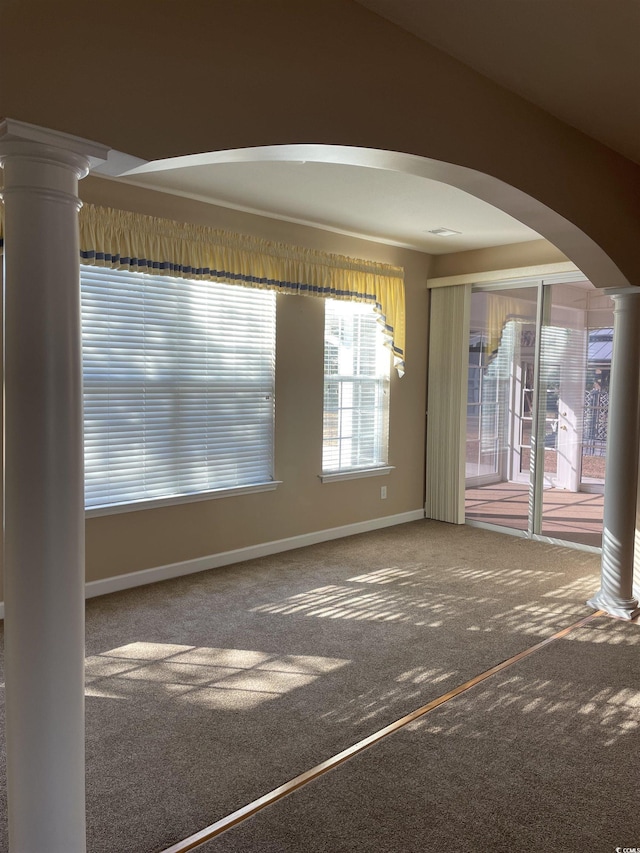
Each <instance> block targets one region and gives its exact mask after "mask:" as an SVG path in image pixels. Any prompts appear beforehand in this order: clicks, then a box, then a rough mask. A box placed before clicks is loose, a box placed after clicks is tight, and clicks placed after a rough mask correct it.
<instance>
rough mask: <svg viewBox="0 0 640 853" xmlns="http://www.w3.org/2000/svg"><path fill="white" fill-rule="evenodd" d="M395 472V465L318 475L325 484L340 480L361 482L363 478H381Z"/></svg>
mask: <svg viewBox="0 0 640 853" xmlns="http://www.w3.org/2000/svg"><path fill="white" fill-rule="evenodd" d="M393 470H394V466H393V465H380V466H378V467H377V468H353V469H352V470H351V471H336V472H335V473H334V474H318V477H319V478H320V479H321V480H322V482H323V483H335V482H337V481H338V480H359V479H360V478H361V477H381V476H383V475H384V474H389V473H390V472H391V471H393Z"/></svg>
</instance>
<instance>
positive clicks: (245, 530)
mask: <svg viewBox="0 0 640 853" xmlns="http://www.w3.org/2000/svg"><path fill="white" fill-rule="evenodd" d="M81 195H82V197H83V199H84V200H86V201H90V202H94V203H98V204H109V205H111V206H114V207H119V208H121V209H127V210H136V211H139V212H142V213H151V214H155V215H160V216H163V217H167V218H174V219H179V220H181V221H191V222H196V223H201V224H208V225H211V226H214V227H221V228H229V229H232V230H236V231H241V232H242V233H246V234H253V235H255V236H259V237H265V238H267V239H277V240H286V241H288V242H289V243H296V244H298V245H304V246H307V247H310V248H317V249H323V250H326V251H332V252H338V253H341V254H347V255H351V256H355V257H362V258H369V259H372V260H378V261H383V262H387V263H392V264H400V265H402V266H404V268H405V273H406V291H407V320H408V327H407V372H406V374H405V376H404V377H402V379H398V377H397V376H396V375H395V373H394V375H393V377H392V384H391V394H390V401H391V412H390V449H389V457H390V463H391V464H392V465H394V466H395V470H394V471H392V472H391V474H390V475H389V476H386V477H384V478H381V477H372V478H367V479H361V480H349V481H345V482H335V483H325V484H323V483H321V482H320V480H319V479H318V474H319V473H320V471H321V441H322V387H323V332H324V313H323V308H324V305H323V301H322V300H321V299H317V298H313V297H304V296H285V295H279V296H278V302H277V352H276V448H275V449H276V477H277V479H280V480H282V481H283V484H282V485H281V486H279V487H278V489H277V490H276V491H274V492H264V493H260V494H253V495H245V496H238V497H231V498H221V499H216V500H203V501H199V502H196V503H187V504H180V505H177V506H169V507H162V508H158V509H147V510H138V511H136V512H130V513H122V514H116V515H109V516H102V517H98V518H90V519H88V520H87V527H86V531H87V580H89V581H93V580H98V579H102V578H106V577H110V576H113V575H118V574H123V573H126V572H134V571H138V570H141V569H146V568H151V567H155V566H162V565H167V564H169V563H174V562H179V561H182V560H189V559H193V558H196V557H203V556H207V555H210V554H216V553H219V552H222V551H227V550H232V549H235V548H242V547H245V546H248V545H254V544H258V543H262V542H268V541H271V540H275V539H281V538H285V537H289V536H295V535H298V534H303V533H308V532H311V531H316V530H322V529H324V528H329V527H337V526H340V525H344V524H350V523H352V522H357V521H363V520H368V519H374V518H378V517H382V516H386V515H394V514H396V513H401V512H406V511H410V510H416V509H420V508H421V507H422V505H423V478H424V413H425V388H426V361H427V308H428V294H427V290H426V279H427V275H428V268H429V260H430V259H429V257H428V256H427V255H424V254H421V253H418V252H411V251H407V250H404V249H397V248H394V247H391V246H384V245H381V244H376V243H372V242H369V241H365V240H357V239H353V238H349V237H342V236H340V235H338V234H334V233H331V232H327V231H321V230H319V229H312V228H308V227H305V226H296V225H292V224H289V223H285V222H280V221H278V220H273V219H267V218H262V217H258V216H253V215H250V214H244V213H240V212H238V211H234V210H225V209H223V208H218V207H213V206H211V205H206V204H203V203H200V202H196V201H191V200H188V199H182V198H178V197H176V196H170V195H164V194H160V193H157V192H153V191H150V190H146V189H144V190H143V189H138V188H132V187H127V186H125V185H123V184H120V183H117V182H114V181H107V180H104V179H98V178H89V179H87V180H86V181H84V182H83V183H82V184H81ZM382 483H384V484H386V485H387V486H388V498H387V499H386V500H385V501H382V500H381V499H380V486H381V484H382Z"/></svg>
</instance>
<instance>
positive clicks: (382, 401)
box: [322, 299, 389, 473]
mask: <svg viewBox="0 0 640 853" xmlns="http://www.w3.org/2000/svg"><path fill="white" fill-rule="evenodd" d="M324 376H325V379H324V423H323V445H322V469H323V471H324V472H325V473H331V472H338V471H348V470H350V469H354V468H368V467H372V466H376V465H384V464H386V462H387V457H388V409H389V353H388V350H387V349H386V348H385V346H384V339H383V335H382V332H381V329H380V324H379V322H378V321H377V317H376V314H375V312H374V310H373V308H371V307H370V306H368V305H362V304H360V303H354V302H339V301H337V300H333V299H328V300H327V301H326V302H325V344H324Z"/></svg>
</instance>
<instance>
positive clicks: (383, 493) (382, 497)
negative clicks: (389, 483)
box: [380, 486, 387, 501]
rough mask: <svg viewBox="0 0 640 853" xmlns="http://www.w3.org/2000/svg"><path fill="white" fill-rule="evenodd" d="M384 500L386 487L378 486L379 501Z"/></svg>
mask: <svg viewBox="0 0 640 853" xmlns="http://www.w3.org/2000/svg"><path fill="white" fill-rule="evenodd" d="M386 498H387V487H386V486H380V500H381V501H384V500H386Z"/></svg>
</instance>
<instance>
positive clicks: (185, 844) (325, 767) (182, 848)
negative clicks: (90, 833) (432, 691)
mask: <svg viewBox="0 0 640 853" xmlns="http://www.w3.org/2000/svg"><path fill="white" fill-rule="evenodd" d="M603 615H605V612H604V611H603V610H596V611H595V612H594V613H590V614H589V615H588V616H585V617H583V618H582V619H580V620H579V621H578V622H574V623H573V624H572V625H568V626H567V627H565V628H561V629H560V630H559V631H556V632H555V633H554V634H552V635H551V636H550V637H546V638H545V639H544V640H541V641H540V642H539V643H535V644H534V645H533V646H529V647H528V648H526V649H523V650H522V651H521V652H518V653H517V654H515V655H512V656H511V657H509V658H506V659H505V660H503V661H501V662H500V663H497V664H495V665H494V666H492V667H490V668H489V669H487V670H485V671H484V672H481V673H479V674H478V675H475V676H473V678H470V679H468V680H467V681H465V682H464V683H463V684H460V685H458V686H457V687H454V688H453V689H452V690H449V691H447V692H446V693H443V694H442V695H441V696H438V697H436V698H435V699H432V700H431V701H430V702H427V703H426V704H425V705H422V706H421V707H420V708H417V709H416V710H414V711H410V712H409V713H408V714H405V715H404V716H402V717H400V718H399V719H397V720H395V721H394V722H392V723H389V724H388V725H387V726H383V728H381V729H378V731H376V732H373V734H371V735H368V736H367V737H365V738H363V739H362V740H359V741H357V743H355V744H353V745H352V746H349V747H347V748H346V749H344V750H342V751H341V752H338V753H336V754H335V755H333V756H332V757H331V758H328V759H326V760H325V761H323V762H321V763H320V764H317V765H316V766H315V767H312V768H311V769H310V770H306V771H304V772H303V773H300V774H298V776H294V778H293V779H290V780H289V781H288V782H285V783H283V784H282V785H279V786H278V787H277V788H274V789H273V790H271V791H269V792H268V793H267V794H263V795H262V796H261V797H258V798H257V799H255V800H252V801H251V802H250V803H248V804H247V805H245V806H241V807H240V808H239V809H236V811H234V812H231V814H229V815H227V816H226V817H223V818H220V820H217V821H215V823H212V824H210V825H209V826H207V827H205V828H204V829H201V830H199V831H198V832H196V833H193V834H192V835H190V836H188V837H187V838H185V839H183V840H182V841H178V842H176V843H175V844H173V845H172V846H171V847H167V848H166V849H164V850H162V851H161V853H189V851H191V850H195V849H196V848H197V847H200V846H201V845H202V844H205V843H206V842H207V841H212V840H213V839H214V838H217V837H218V836H220V835H222V834H223V833H224V832H228V831H229V830H230V829H233V827H235V826H238V825H239V824H240V823H243V822H244V821H245V820H248V819H249V818H250V817H253V815H255V814H257V813H258V812H260V811H262V810H263V809H265V808H267V806H270V805H274V804H275V803H277V802H278V801H279V800H282V799H284V797H287V796H289V795H290V794H293V793H294V792H295V791H297V790H299V789H300V788H302V787H303V786H304V785H307V784H309V782H313V781H314V780H315V779H318V778H320V776H324V775H325V774H326V773H329V772H330V771H331V770H334V769H336V768H337V767H339V766H340V765H342V764H344V763H345V762H346V761H349V759H351V758H354V757H355V756H356V755H359V754H360V753H362V752H364V751H365V750H366V749H369V748H371V747H372V746H374V745H375V744H376V743H379V742H380V741H381V740H383V738H386V737H388V736H389V735H391V734H394V733H395V732H397V731H399V730H400V729H402V728H404V727H405V726H407V725H408V724H409V723H412V722H414V721H415V720H418V719H420V718H421V717H424V716H426V715H427V714H429V713H430V712H431V711H435V710H436V708H440V707H441V706H442V705H444V704H445V703H446V702H450V701H451V700H452V699H455V698H456V697H457V696H460V695H461V694H462V693H466V692H467V691H468V690H471V689H472V688H474V687H476V686H477V685H479V684H482V683H483V682H485V681H487V680H488V679H489V678H492V677H493V676H494V675H497V674H498V673H500V672H502V671H503V670H505V669H507V668H508V667H510V666H514V665H515V664H517V663H519V662H520V661H522V660H525V659H526V658H528V657H529V656H530V655H532V654H535V653H536V652H538V651H540V650H541V649H543V648H545V647H546V646H548V645H550V644H551V643H553V642H556V641H557V640H561V639H562V638H563V637H566V636H567V635H568V634H569V633H571V631H574V630H576V629H577V628H582V627H584V626H585V625H587V624H589V623H590V622H592V621H593V620H594V619H596V618H597V617H599V616H603Z"/></svg>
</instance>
